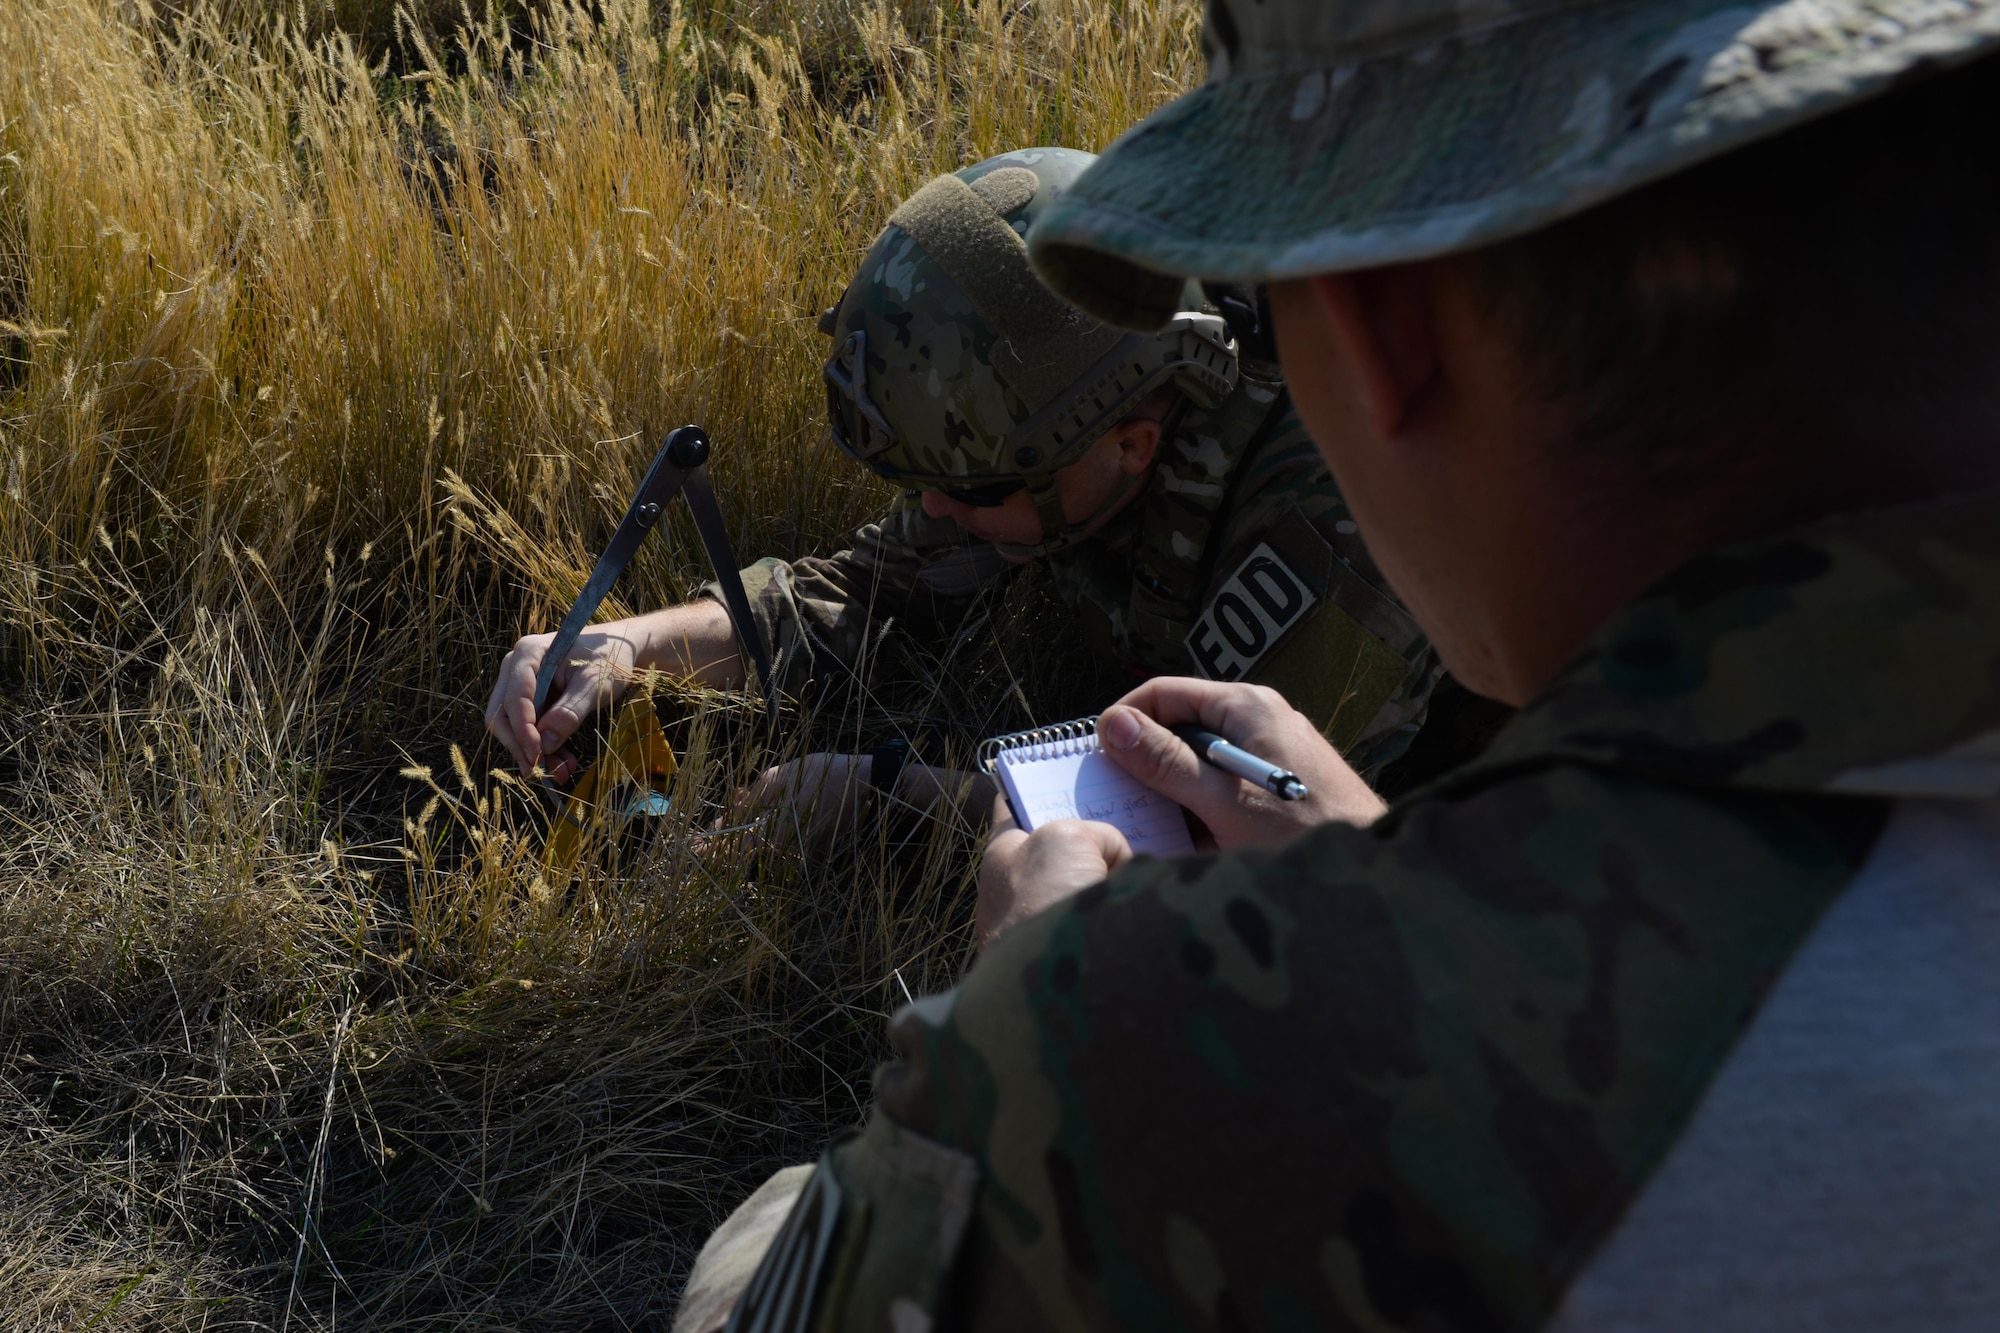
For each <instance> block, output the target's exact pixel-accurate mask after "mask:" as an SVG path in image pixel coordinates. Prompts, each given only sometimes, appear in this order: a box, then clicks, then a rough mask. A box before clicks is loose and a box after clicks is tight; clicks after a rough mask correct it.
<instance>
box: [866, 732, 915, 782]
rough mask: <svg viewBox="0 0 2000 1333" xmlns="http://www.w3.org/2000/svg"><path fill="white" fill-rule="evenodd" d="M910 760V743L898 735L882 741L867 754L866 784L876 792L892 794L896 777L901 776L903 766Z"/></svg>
mask: <svg viewBox="0 0 2000 1333" xmlns="http://www.w3.org/2000/svg"><path fill="white" fill-rule="evenodd" d="M909 762H910V743H909V742H908V741H906V740H904V739H903V738H902V737H900V736H898V737H897V738H896V739H895V740H892V741H883V742H882V743H881V744H880V745H878V746H876V747H875V752H874V753H873V754H872V755H870V756H869V764H868V785H869V786H871V787H873V788H874V789H875V791H876V792H877V794H879V795H882V796H894V795H895V794H896V779H898V778H900V777H902V776H903V769H904V767H905V766H906V765H907V764H908V763H909Z"/></svg>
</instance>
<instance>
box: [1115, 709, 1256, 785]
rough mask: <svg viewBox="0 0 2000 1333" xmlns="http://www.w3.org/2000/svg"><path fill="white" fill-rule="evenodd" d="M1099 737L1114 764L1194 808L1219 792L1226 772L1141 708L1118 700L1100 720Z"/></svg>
mask: <svg viewBox="0 0 2000 1333" xmlns="http://www.w3.org/2000/svg"><path fill="white" fill-rule="evenodd" d="M1097 738H1098V742H1099V744H1100V746H1101V747H1102V748H1103V750H1104V752H1105V753H1106V754H1109V755H1110V756H1111V760H1112V762H1113V763H1115V764H1117V765H1118V766H1119V767H1120V768H1122V769H1124V770H1125V771H1126V772H1127V773H1130V774H1131V775H1132V776H1133V777H1135V778H1137V779H1138V780H1139V781H1140V782H1142V783H1144V784H1145V785H1146V786H1148V787H1150V788H1152V789H1153V790H1154V791H1156V792H1159V793H1160V794H1161V795H1162V796H1167V797H1171V798H1172V799H1173V800H1176V801H1178V802H1180V803H1181V804H1182V805H1184V806H1186V807H1188V808H1189V809H1190V810H1192V809H1195V808H1196V807H1197V806H1199V805H1201V804H1203V803H1204V802H1205V801H1212V800H1214V799H1215V797H1217V796H1218V795H1221V794H1222V793H1220V792H1219V791H1217V790H1215V786H1216V779H1217V778H1218V777H1225V776H1227V775H1225V774H1223V773H1221V772H1220V771H1219V770H1217V769H1215V768H1213V767H1211V766H1210V765H1208V764H1204V763H1202V762H1201V759H1200V758H1199V757H1198V756H1197V755H1196V754H1195V752H1194V751H1193V750H1192V749H1191V748H1189V746H1188V745H1187V743H1186V742H1185V741H1183V740H1181V738H1180V737H1178V736H1176V735H1174V733H1173V732H1171V731H1168V730H1167V729H1166V728H1165V727H1163V726H1161V725H1160V724H1159V723H1157V722H1155V721H1154V720H1153V719H1152V718H1150V717H1147V716H1146V715H1145V714H1144V713H1142V712H1140V711H1139V710H1138V709H1136V708H1131V707H1128V706H1126V705H1124V704H1113V705H1112V706H1111V707H1109V708H1107V709H1105V710H1104V714H1103V716H1102V717H1100V718H1098V720H1097Z"/></svg>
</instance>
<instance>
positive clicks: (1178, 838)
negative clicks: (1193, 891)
mask: <svg viewBox="0 0 2000 1333" xmlns="http://www.w3.org/2000/svg"><path fill="white" fill-rule="evenodd" d="M993 759H994V769H995V771H996V772H997V773H998V774H999V777H1000V781H1001V783H1002V784H1003V785H1004V786H1005V787H1006V788H1007V802H1008V804H1009V805H1011V806H1013V807H1014V818H1015V820H1016V822H1018V823H1019V824H1020V825H1021V827H1022V828H1024V829H1034V828H1037V827H1039V826H1040V825H1043V824H1046V823H1048V822H1050V821H1051V820H1056V819H1095V820H1099V821H1102V822H1103V823H1106V824H1109V825H1111V826H1112V827H1113V828H1116V829H1117V830H1118V831H1119V832H1120V833H1123V834H1124V835H1125V841H1127V842H1129V843H1131V844H1132V850H1133V851H1135V852H1139V853H1142V854H1144V855H1148V856H1186V855H1188V854H1189V853H1191V852H1193V851H1194V843H1193V842H1191V841H1190V840H1189V838H1188V830H1187V821H1186V820H1185V819H1183V818H1182V817H1181V807H1180V805H1179V804H1178V803H1177V802H1175V801H1171V800H1168V799H1167V798H1166V797H1164V796H1162V795H1160V794H1159V793H1158V792H1156V791H1153V790H1152V789H1150V788H1148V787H1145V786H1142V785H1141V784H1140V782H1139V780H1138V779H1137V778H1134V777H1133V776H1132V775H1131V774H1129V773H1127V772H1126V771H1125V770H1124V769H1122V768H1120V767H1118V765H1117V764H1115V763H1113V762H1112V761H1111V759H1110V758H1109V757H1108V756H1107V755H1105V754H1104V752H1103V751H1102V750H1100V749H1098V746H1097V736H1096V735H1095V734H1094V733H1093V734H1090V735H1085V736H1074V737H1067V738H1064V739H1060V740H1051V741H1045V742H1042V743H1041V744H1037V745H1023V746H1017V747H1014V748H1010V749H1003V750H1001V751H1000V752H999V753H998V754H996V755H994V757H993Z"/></svg>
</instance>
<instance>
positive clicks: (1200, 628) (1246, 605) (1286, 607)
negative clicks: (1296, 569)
mask: <svg viewBox="0 0 2000 1333" xmlns="http://www.w3.org/2000/svg"><path fill="white" fill-rule="evenodd" d="M1318 600H1319V598H1318V597H1317V596H1316V595H1315V594H1314V593H1313V590H1312V589H1311V588H1309V587H1307V586H1306V581H1305V580H1304V579H1302V578H1300V577H1299V576H1298V575H1297V574H1295V573H1293V572H1292V569H1291V567H1290V566H1288V565H1286V564H1285V562H1284V561H1283V560H1280V559H1279V558H1278V553H1277V552H1276V551H1274V550H1272V549H1271V546H1270V543H1269V542H1259V543H1257V546H1256V548H1255V549H1254V550H1252V551H1251V552H1250V554H1249V555H1248V556H1247V557H1245V558H1244V561H1243V563H1242V564H1240V565H1238V566H1237V567H1236V571H1235V572H1234V573H1232V574H1231V575H1230V576H1229V578H1228V579H1227V580H1226V581H1224V583H1223V585H1222V587H1221V588H1220V589H1218V590H1217V592H1216V594H1215V596H1214V597H1213V598H1212V599H1211V600H1210V601H1209V604H1208V606H1207V607H1206V608H1204V609H1203V611H1202V613H1201V615H1200V617H1199V618H1197V619H1196V620H1195V622H1194V628H1193V629H1191V630H1189V631H1188V636H1187V639H1186V643H1187V650H1188V653H1189V655H1190V656H1192V657H1193V658H1194V660H1195V665H1196V666H1198V667H1200V668H1201V673H1202V674H1203V675H1204V676H1207V677H1208V678H1209V679H1210V680H1224V681H1228V680H1240V679H1241V678H1242V677H1243V676H1244V675H1245V674H1246V673H1247V672H1249V670H1250V669H1251V668H1252V667H1254V666H1256V665H1257V663H1258V661H1259V660H1260V659H1262V658H1263V656H1264V654H1266V653H1268V652H1270V651H1271V649H1272V648H1274V647H1276V646H1277V643H1278V640H1280V639H1282V638H1284V637H1285V634H1286V632H1287V631H1288V630H1290V629H1291V628H1292V626H1294V625H1296V624H1298V623H1299V621H1301V620H1302V619H1304V618H1305V614H1306V612H1307V611H1309V610H1311V609H1312V606H1313V603H1315V602H1317V601H1318Z"/></svg>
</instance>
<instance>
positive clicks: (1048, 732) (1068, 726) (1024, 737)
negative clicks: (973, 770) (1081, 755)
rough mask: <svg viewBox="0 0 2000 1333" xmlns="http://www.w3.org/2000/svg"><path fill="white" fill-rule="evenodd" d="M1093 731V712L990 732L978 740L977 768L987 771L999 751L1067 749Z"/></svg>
mask: <svg viewBox="0 0 2000 1333" xmlns="http://www.w3.org/2000/svg"><path fill="white" fill-rule="evenodd" d="M1095 735H1097V714H1095V713H1092V714H1091V715H1090V716H1089V717H1080V718H1078V719H1076V721H1074V722H1058V723H1056V724H1055V725H1054V726H1049V727H1030V728H1029V729H1028V730H1026V731H1010V732H1008V733H1007V734H1006V735H1005V736H994V737H991V738H989V739H987V740H983V741H981V742H980V743H979V768H980V771H981V772H985V773H991V772H992V771H993V766H994V765H995V764H996V763H998V762H999V760H1000V755H1001V753H1002V752H1003V751H1004V752H1007V753H1012V752H1014V751H1016V750H1039V751H1041V753H1038V754H1035V755H1033V756H1032V757H1033V758H1036V759H1047V758H1050V757H1053V756H1055V755H1058V754H1066V753H1070V750H1069V747H1070V746H1073V745H1075V744H1076V742H1078V741H1082V740H1088V739H1090V738H1091V737H1093V736H1095Z"/></svg>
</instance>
